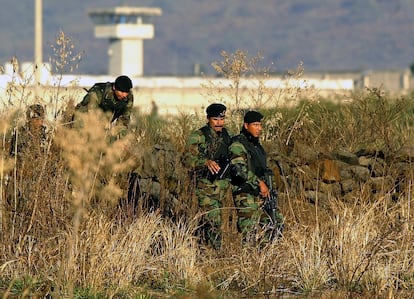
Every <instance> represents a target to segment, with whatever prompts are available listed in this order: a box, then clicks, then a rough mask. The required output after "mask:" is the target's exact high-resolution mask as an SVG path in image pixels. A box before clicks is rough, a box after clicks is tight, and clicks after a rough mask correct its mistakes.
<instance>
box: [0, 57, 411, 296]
mask: <svg viewBox="0 0 414 299" xmlns="http://www.w3.org/2000/svg"><path fill="white" fill-rule="evenodd" d="M237 57H238V59H244V58H243V57H245V56H243V55H242V53H239V54H238V56H237ZM225 61H226V63H231V59H230V60H229V59H226V60H225ZM241 65H245V64H241ZM239 75H240V76H242V75H243V74H242V73H239ZM234 80H238V79H237V77H235V78H234ZM236 91H237V90H234V92H236ZM266 92H267V93H269V92H272V91H269V90H267V91H266ZM296 94H297V93H296ZM237 96H239V99H240V101H244V100H248V97H247V98H243V97H244V96H246V95H245V94H242V93H238V94H237ZM13 97H15V95H13ZM271 97H272V95H268V97H267V99H270V98H271ZM313 97H314V96H313ZM54 99H55V100H56V99H57V100H58V106H59V107H66V109H68V110H70V108H71V107H70V105H69V104H67V103H66V101H67V100H68V99H64V100H62V101H64V103H60V102H59V101H60V100H59V95H57V97H56V98H54ZM55 100H54V101H51V102H48V103H44V104H46V105H47V108H48V109H52V110H54V109H55V107H56V101H55ZM297 100H299V99H297ZM346 100H347V102H346V103H340V104H332V103H331V102H328V101H324V99H322V98H320V99H318V98H316V99H315V98H312V100H309V99H304V100H303V101H302V102H299V104H298V105H297V106H291V107H284V106H283V107H282V106H278V103H277V97H276V98H275V102H274V108H272V109H269V110H265V111H263V112H264V113H265V114H266V116H267V117H266V119H265V128H266V130H265V131H266V132H265V135H264V136H263V142H264V145H265V146H266V148H267V149H268V152H269V153H270V154H271V157H272V159H273V158H275V155H276V156H277V158H278V159H279V158H284V159H289V163H299V162H300V158H301V157H294V156H289V155H288V154H289V153H291V150H292V146H293V145H294V144H295V143H298V142H302V143H305V144H307V145H309V146H310V147H311V148H313V149H314V150H315V151H320V152H325V151H327V152H329V151H330V150H332V149H334V148H345V149H348V150H351V151H354V150H357V149H358V148H359V147H360V146H361V145H365V146H375V147H376V148H383V149H386V150H387V151H389V152H393V151H396V150H397V149H398V148H400V147H401V146H402V145H404V144H412V142H413V139H412V133H411V132H412V126H413V113H412V112H413V110H412V106H411V104H410V103H411V102H412V98H411V97H406V98H391V97H389V96H388V95H387V94H384V93H381V92H378V91H377V90H375V91H368V92H367V93H361V94H355V95H353V96H351V97H350V98H347V99H346ZM25 107H26V98H25V96H23V95H22V104H19V105H14V108H16V111H15V112H14V111H11V110H8V111H6V110H5V111H2V112H1V114H2V118H1V121H0V134H1V140H2V143H1V148H0V154H1V157H2V160H1V164H0V165H1V167H0V178H1V182H0V190H1V191H2V192H1V200H0V216H1V242H0V290H1V291H0V292H1V294H2V297H3V298H12V297H24V296H27V297H45V296H46V295H49V296H52V297H55V298H60V297H64V298H75V297H76V298H101V297H102V298H158V297H174V296H175V297H183V298H184V297H191V296H192V297H200V298H233V297H235V296H245V297H253V296H263V297H269V298H271V297H282V296H287V297H289V296H290V297H295V296H303V295H307V296H309V297H312V296H313V297H322V298H335V297H342V298H343V297H353V298H355V297H367V296H368V297H369V296H370V297H375V298H385V297H387V298H406V297H410V296H411V297H412V295H413V287H414V279H413V278H414V269H413V264H414V260H413V244H414V235H413V216H412V215H413V210H412V209H413V208H412V207H413V205H412V202H411V194H412V182H413V176H412V171H411V172H410V171H407V172H406V175H405V177H404V178H402V179H401V185H400V186H399V189H398V190H394V192H397V191H398V194H393V195H396V196H391V194H389V193H385V194H383V196H380V197H376V200H375V201H373V200H372V197H371V196H370V195H369V194H367V193H366V192H365V189H364V186H363V185H361V190H356V191H358V192H355V197H354V200H353V201H349V200H346V201H345V200H342V199H341V198H333V197H330V198H329V201H328V202H329V204H328V206H324V207H321V206H318V205H315V204H313V203H310V202H308V201H306V200H305V198H304V196H303V192H304V190H303V189H301V187H300V186H298V185H295V184H293V183H292V182H294V180H295V178H292V177H289V178H286V181H285V182H284V185H283V187H282V188H281V189H280V190H279V191H280V209H281V212H282V213H283V214H284V215H285V218H286V224H285V225H286V229H285V231H284V234H283V237H282V238H280V239H278V240H277V241H276V242H275V243H273V244H267V245H264V246H261V247H250V246H246V245H242V243H241V238H240V236H239V235H238V233H237V231H235V230H234V227H232V226H231V222H232V221H234V219H231V215H232V213H231V211H232V209H231V204H228V205H226V211H227V212H228V213H224V214H225V215H227V216H226V217H228V219H227V220H228V221H229V226H228V227H227V231H226V235H225V242H224V246H223V249H222V250H218V251H214V250H212V249H211V248H208V247H205V246H203V245H201V244H199V243H198V240H197V237H196V234H195V231H196V229H197V223H198V217H199V216H200V214H199V211H198V209H197V205H196V204H195V202H194V198H193V197H192V196H191V191H192V189H191V188H192V185H191V181H190V180H189V178H188V175H187V169H185V168H184V167H183V165H182V164H181V163H180V158H181V154H182V153H183V150H184V145H185V142H186V139H187V137H188V136H189V134H190V132H191V131H192V130H194V129H197V128H198V127H199V126H200V125H201V124H203V122H205V117H204V116H200V117H196V116H192V115H185V114H182V115H179V116H177V117H172V118H168V119H167V118H162V117H160V116H156V115H148V116H147V115H140V114H139V113H137V114H136V117H135V119H134V120H133V125H132V128H131V131H130V133H129V135H128V136H126V138H122V139H119V138H117V135H118V134H117V130H116V127H112V126H110V125H109V124H108V123H107V122H105V121H104V119H105V117H103V116H102V115H101V114H100V113H99V112H96V113H90V114H84V115H78V116H77V117H76V118H75V120H76V123H74V124H71V125H70V126H68V123H67V118H66V116H65V113H64V111H62V113H58V114H57V117H56V118H55V117H52V118H51V119H50V120H48V122H47V126H48V127H49V131H48V146H47V147H46V150H45V151H44V152H43V153H42V155H41V156H40V157H37V159H33V157H30V155H28V156H22V157H21V158H22V159H23V162H24V164H21V163H20V162H19V163H18V162H17V159H16V158H13V157H10V156H9V154H8V153H9V147H10V144H9V140H10V137H11V134H12V132H13V130H15V128H16V127H18V126H20V125H22V124H23V123H24V109H25ZM229 110H230V111H229V112H230V113H229V115H230V116H231V117H229V118H228V119H227V123H228V127H229V128H231V129H232V131H233V133H237V131H238V129H239V127H240V125H241V123H240V117H239V116H240V115H241V113H240V111H238V109H237V107H230V109H229ZM233 111H234V114H233V113H232V112H233ZM233 115H234V117H233ZM167 145H168V151H167V150H165V151H159V150H158V151H157V153H164V152H165V153H167V154H170V153H171V152H173V153H174V155H173V157H175V159H173V161H163V160H162V158H165V157H171V156H168V155H167V154H165V155H160V156H157V160H156V161H155V162H156V163H155V166H154V165H152V164H151V165H150V166H148V163H150V162H151V163H152V162H153V160H151V159H150V157H151V155H152V154H154V148H155V146H157V147H156V148H157V149H166V147H167ZM272 161H273V160H272ZM272 163H273V162H272ZM272 166H273V165H272ZM142 169H152V171H154V177H156V178H154V179H151V180H150V181H151V182H152V183H154V184H157V186H160V187H159V188H160V190H161V191H160V193H159V194H160V198H159V201H160V202H162V203H163V204H162V205H160V206H163V207H165V206H167V207H168V209H164V208H160V209H156V210H155V211H148V210H146V209H145V205H142V207H141V209H140V210H138V211H137V213H132V214H131V213H129V211H126V210H125V206H124V205H122V204H121V203H122V202H125V201H127V191H128V190H127V189H128V174H129V173H130V172H134V171H137V172H140V171H142ZM287 171H288V169H287ZM388 171H389V174H390V175H392V169H391V166H390V169H389V170H388ZM141 195H142V197H140V200H139V203H140V204H143V201H145V200H147V199H148V198H147V195H146V194H141ZM229 203H231V201H229ZM166 210H168V213H166Z"/></svg>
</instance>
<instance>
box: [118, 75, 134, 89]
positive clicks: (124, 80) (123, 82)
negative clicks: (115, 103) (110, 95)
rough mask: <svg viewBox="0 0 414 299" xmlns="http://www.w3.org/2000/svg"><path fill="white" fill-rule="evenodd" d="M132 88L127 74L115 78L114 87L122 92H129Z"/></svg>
mask: <svg viewBox="0 0 414 299" xmlns="http://www.w3.org/2000/svg"><path fill="white" fill-rule="evenodd" d="M131 88H132V81H131V79H129V77H128V76H119V77H118V78H116V79H115V89H116V90H119V91H122V92H129V91H130V90H131Z"/></svg>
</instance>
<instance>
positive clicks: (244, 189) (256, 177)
mask: <svg viewBox="0 0 414 299" xmlns="http://www.w3.org/2000/svg"><path fill="white" fill-rule="evenodd" d="M262 118H263V115H262V114H261V113H259V112H257V111H248V112H247V113H246V114H245V116H244V123H243V127H242V130H241V132H240V134H239V135H237V136H235V137H234V138H233V140H232V144H231V145H230V147H229V151H230V157H231V166H232V184H233V185H234V186H233V197H234V202H235V206H236V209H237V216H238V219H237V227H238V229H239V231H240V232H241V233H242V234H243V238H244V241H245V242H247V243H250V244H256V243H257V241H259V237H260V236H264V239H262V240H264V241H266V240H267V239H269V233H272V232H269V231H267V230H266V227H268V225H269V222H270V219H269V216H268V215H267V214H266V213H265V212H264V210H263V204H264V201H265V199H266V198H268V197H269V196H270V192H269V187H270V186H268V185H267V184H266V179H265V177H266V176H267V175H273V172H272V171H271V170H270V169H269V168H268V167H267V161H266V159H267V157H266V152H265V150H264V149H263V147H262V145H261V144H260V140H259V137H260V135H261V132H262ZM276 219H277V222H278V224H279V226H280V227H279V229H281V227H282V225H283V216H282V215H281V214H279V213H277V212H276Z"/></svg>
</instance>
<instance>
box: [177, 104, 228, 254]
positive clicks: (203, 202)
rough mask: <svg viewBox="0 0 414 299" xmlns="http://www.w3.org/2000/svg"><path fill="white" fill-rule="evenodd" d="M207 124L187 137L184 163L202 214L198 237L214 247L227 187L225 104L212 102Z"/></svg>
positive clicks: (218, 236) (216, 244)
mask: <svg viewBox="0 0 414 299" xmlns="http://www.w3.org/2000/svg"><path fill="white" fill-rule="evenodd" d="M206 112H207V119H208V123H207V124H206V125H205V126H204V127H202V128H200V129H198V130H196V131H195V132H193V133H192V134H191V135H190V137H189V140H188V144H187V154H186V157H185V158H186V164H187V165H188V166H189V167H191V169H192V171H193V174H194V177H195V179H196V191H195V193H196V196H197V198H198V203H199V206H200V208H201V209H202V211H204V212H205V214H204V217H203V223H202V226H201V227H202V229H201V238H202V241H203V242H207V243H208V244H210V245H211V246H213V247H214V248H216V249H218V248H220V246H221V238H222V232H221V224H222V213H221V208H222V206H223V200H224V197H225V196H226V193H227V190H228V188H229V186H230V183H229V178H228V176H227V173H228V172H227V170H228V168H229V161H228V146H229V145H230V142H231V137H230V135H229V133H228V132H227V130H226V129H225V128H224V123H225V114H226V106H224V105H222V104H217V103H215V104H211V105H210V106H208V107H207V109H206Z"/></svg>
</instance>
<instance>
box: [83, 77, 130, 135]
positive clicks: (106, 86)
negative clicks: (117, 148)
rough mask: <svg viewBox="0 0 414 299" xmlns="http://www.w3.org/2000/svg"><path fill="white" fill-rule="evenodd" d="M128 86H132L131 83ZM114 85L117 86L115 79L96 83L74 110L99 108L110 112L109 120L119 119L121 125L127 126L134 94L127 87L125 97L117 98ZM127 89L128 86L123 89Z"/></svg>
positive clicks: (84, 110) (85, 110)
mask: <svg viewBox="0 0 414 299" xmlns="http://www.w3.org/2000/svg"><path fill="white" fill-rule="evenodd" d="M121 77H125V76H121ZM118 78H119V77H118ZM118 78H117V79H118ZM130 86H131V88H132V83H131V85H130ZM114 87H115V88H117V87H116V81H115V83H111V82H106V83H96V84H95V85H94V86H92V88H91V89H90V90H89V91H88V93H87V94H86V95H85V97H84V98H83V100H82V101H81V102H80V103H79V104H77V105H76V107H75V110H77V111H80V112H87V111H88V110H89V109H96V108H100V109H102V111H103V112H105V113H110V115H111V119H110V121H111V122H114V121H120V122H121V125H122V126H124V127H125V128H127V127H128V125H129V122H130V118H131V112H132V107H133V105H134V96H133V93H132V90H130V89H129V90H128V96H127V97H126V99H123V100H118V99H117V98H116V97H115V94H114ZM127 89H128V86H127V87H126V88H125V90H127Z"/></svg>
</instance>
